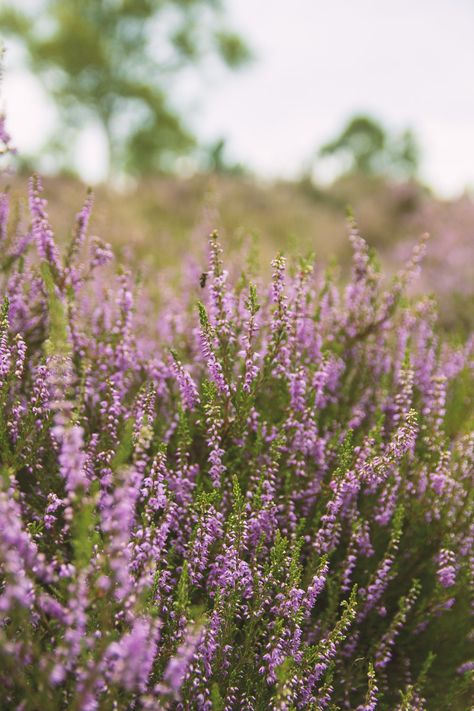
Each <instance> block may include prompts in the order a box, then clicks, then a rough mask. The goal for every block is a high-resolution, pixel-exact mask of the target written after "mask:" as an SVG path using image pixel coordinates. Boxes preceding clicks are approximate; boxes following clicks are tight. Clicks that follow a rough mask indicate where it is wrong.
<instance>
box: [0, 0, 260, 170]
mask: <svg viewBox="0 0 474 711" xmlns="http://www.w3.org/2000/svg"><path fill="white" fill-rule="evenodd" d="M0 28H1V33H2V34H3V35H5V36H6V35H9V36H11V37H13V38H15V40H16V41H18V42H19V43H20V44H21V45H22V46H23V48H24V50H25V55H26V58H27V62H28V64H29V66H30V68H31V70H32V71H33V72H34V74H35V75H36V76H37V77H39V78H40V79H41V80H42V82H43V84H44V86H45V87H46V89H47V91H48V93H49V94H50V95H51V96H52V98H53V99H54V101H55V102H56V105H57V107H58V109H59V111H60V116H61V118H62V129H61V132H60V135H59V136H57V137H55V141H54V144H55V146H54V147H55V148H56V152H57V155H59V156H63V158H64V156H68V155H69V156H70V149H71V147H72V146H74V143H75V140H76V139H77V137H78V135H79V133H80V131H81V130H82V129H83V128H84V126H86V125H89V124H94V123H95V124H97V123H99V124H100V126H101V128H102V130H103V134H104V137H105V140H106V141H107V146H108V156H109V171H110V172H112V171H114V172H115V171H117V170H119V171H125V172H128V173H133V174H141V175H143V174H147V173H152V172H155V171H157V170H163V169H164V170H166V169H168V168H170V167H171V165H172V161H173V159H174V157H175V156H176V155H177V154H179V153H183V152H185V151H188V150H189V149H190V148H192V146H193V145H194V144H195V138H194V136H193V135H192V133H191V132H190V130H189V128H188V127H187V125H186V121H185V120H184V119H183V118H182V117H181V116H180V115H179V113H178V111H177V110H176V108H175V107H174V106H173V103H172V98H173V96H172V92H173V88H174V87H175V86H176V84H175V83H174V82H175V81H176V78H177V76H178V75H179V74H181V73H184V72H185V71H188V70H189V69H190V68H193V67H195V66H197V65H198V64H200V63H202V62H203V60H205V59H206V58H207V57H209V58H216V57H217V58H219V60H220V61H222V62H224V63H225V64H226V65H227V66H229V67H231V68H236V67H239V66H240V65H242V64H243V63H244V62H246V61H247V60H248V59H249V57H250V53H249V50H248V48H247V46H246V45H245V43H244V42H243V40H242V39H241V38H240V37H239V36H238V35H236V34H234V33H233V32H231V31H229V30H228V29H227V27H226V25H225V18H224V12H223V5H222V0H37V1H36V2H35V3H33V4H32V5H31V6H30V9H29V10H28V9H27V6H26V4H25V6H22V8H21V9H19V7H18V3H17V2H16V0H11V1H10V2H8V1H7V2H5V3H4V4H3V8H2V9H1V10H0ZM63 162H64V160H63ZM66 162H67V161H66Z"/></svg>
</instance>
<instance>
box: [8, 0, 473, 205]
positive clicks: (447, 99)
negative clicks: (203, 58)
mask: <svg viewBox="0 0 474 711" xmlns="http://www.w3.org/2000/svg"><path fill="white" fill-rule="evenodd" d="M227 6H228V9H229V19H230V21H231V23H232V24H233V26H234V27H235V28H236V29H238V30H240V31H241V33H242V35H243V36H244V37H245V38H246V39H247V40H248V42H249V44H250V45H251V47H252V48H253V50H254V53H255V55H256V59H255V62H254V63H253V64H252V65H251V66H250V67H249V68H248V69H246V70H244V71H241V72H239V73H237V74H228V73H227V74H224V73H223V72H218V71H215V70H211V71H208V72H207V74H206V78H205V82H206V83H205V84H204V83H203V80H202V78H201V80H200V82H199V83H196V81H192V80H188V81H187V84H186V83H184V82H183V84H182V86H181V87H180V88H179V90H177V91H176V96H177V97H180V98H181V104H182V105H184V106H186V109H187V114H188V116H191V117H192V118H191V120H190V123H191V125H192V126H194V127H195V129H196V130H197V132H198V134H199V135H200V136H201V137H202V138H203V139H205V140H208V141H211V140H212V139H215V138H216V137H219V136H224V137H226V138H227V140H228V146H229V154H230V156H231V157H232V158H235V159H237V160H239V161H241V162H243V163H244V164H247V165H248V166H250V167H251V168H253V169H254V170H255V171H257V172H259V173H261V174H263V175H265V176H269V177H271V176H276V175H284V176H289V177H291V176H294V175H296V174H297V173H298V172H299V171H301V169H302V167H303V166H304V164H305V163H306V162H307V161H308V160H309V158H310V157H311V155H312V154H313V153H314V151H315V149H316V147H317V146H318V145H321V143H323V142H324V141H325V140H327V139H328V138H331V137H333V135H334V134H335V133H336V132H337V131H338V130H339V129H340V128H341V127H342V125H343V124H344V122H345V120H346V119H347V118H348V117H349V116H350V115H351V114H353V113H354V112H369V113H371V114H374V115H375V116H376V117H378V118H379V119H380V120H381V121H382V122H384V123H385V124H386V125H387V126H388V127H389V128H392V129H394V130H401V129H403V128H405V127H411V128H413V129H414V131H415V133H416V134H417V136H418V138H419V141H420V143H421V147H422V152H423V163H422V174H423V176H424V177H425V178H426V179H427V180H429V181H430V182H431V183H432V184H433V185H434V186H435V188H436V189H438V190H439V191H440V192H442V193H445V194H448V195H449V194H454V193H456V192H459V191H460V190H462V189H463V188H464V187H465V186H466V185H468V186H474V2H473V0H229V2H228V3H227ZM12 63H13V57H12V59H11V61H10V64H12ZM3 105H4V107H5V108H6V109H7V111H8V113H9V117H10V126H11V127H12V130H13V134H14V138H15V140H16V144H17V146H18V147H19V149H20V150H21V149H24V150H31V149H34V148H35V147H36V146H37V145H38V143H39V140H38V137H39V136H41V134H42V132H44V131H46V130H47V129H48V127H50V126H51V122H52V121H53V114H52V112H51V110H50V109H49V108H48V106H47V103H46V101H45V98H44V96H43V95H42V94H41V91H40V89H39V88H38V86H37V85H36V83H35V82H33V80H31V79H28V78H27V77H26V76H25V75H24V74H21V73H19V72H17V71H13V69H10V68H9V60H8V58H7V63H6V76H5V82H4V90H3ZM80 154H81V163H82V165H83V167H84V168H85V169H84V171H83V172H84V177H85V178H86V179H88V180H94V179H96V178H98V177H100V175H101V172H102V170H103V148H102V145H101V141H100V138H99V136H98V135H96V134H95V133H94V132H93V131H91V132H90V134H89V135H88V136H86V137H84V140H83V142H82V146H81V150H80Z"/></svg>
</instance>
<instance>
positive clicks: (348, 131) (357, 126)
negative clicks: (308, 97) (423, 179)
mask: <svg viewBox="0 0 474 711" xmlns="http://www.w3.org/2000/svg"><path fill="white" fill-rule="evenodd" d="M319 156H320V157H321V158H324V157H329V156H331V157H336V158H338V159H340V160H341V162H342V164H343V166H344V167H345V169H346V170H347V172H354V173H362V174H365V175H389V176H391V177H395V178H409V177H413V176H414V175H415V174H416V172H417V169H418V157H419V151H418V147H417V144H416V140H415V137H414V135H413V134H412V132H411V131H409V130H407V131H404V132H403V133H402V134H400V135H395V136H389V135H388V134H387V132H386V130H385V129H384V127H383V126H381V124H380V123H378V122H377V121H376V120H375V119H373V118H371V117H370V116H364V115H360V116H354V117H353V118H351V119H350V121H349V122H348V124H347V125H346V126H345V128H344V129H343V130H342V132H341V133H340V134H339V135H338V136H336V138H334V139H333V140H331V141H329V142H328V143H326V144H324V145H323V146H322V147H321V148H320V150H319Z"/></svg>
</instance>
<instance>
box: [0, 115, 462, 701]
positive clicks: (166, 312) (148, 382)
mask: <svg viewBox="0 0 474 711" xmlns="http://www.w3.org/2000/svg"><path fill="white" fill-rule="evenodd" d="M1 138H2V140H3V144H4V149H3V151H4V152H7V151H8V149H9V139H8V136H7V134H6V131H5V127H4V123H3V122H2V124H1ZM79 208H80V205H79V206H78V208H76V209H79ZM92 208H93V197H92V195H91V194H89V195H86V198H85V202H84V205H83V207H82V208H81V209H80V211H79V212H78V214H77V219H76V224H75V227H74V228H73V230H72V234H71V237H70V238H69V241H68V242H66V241H65V240H64V239H59V238H58V239H56V237H55V235H54V233H53V228H52V226H51V225H50V222H49V218H48V214H47V204H46V200H45V198H44V193H43V192H42V187H41V181H40V179H39V177H37V176H34V177H32V178H31V180H30V183H29V187H28V213H27V214H21V211H19V210H18V209H17V207H16V205H15V204H14V203H13V201H11V200H10V196H9V194H8V192H7V191H5V192H3V193H2V194H1V196H0V242H1V255H0V260H1V261H0V270H1V276H0V280H1V281H0V283H1V290H2V306H1V317H0V399H1V409H0V465H1V467H0V471H1V477H0V708H1V709H2V710H3V709H5V710H7V709H17V710H18V711H55V710H59V709H71V710H73V711H95V710H102V709H104V710H107V711H108V710H110V711H112V710H115V709H119V710H120V709H124V710H126V709H131V710H132V709H143V710H155V709H177V710H178V709H179V710H185V709H190V710H192V709H197V710H199V711H205V710H206V711H207V710H209V709H217V710H222V711H224V710H225V711H231V710H234V709H236V710H240V709H242V710H249V711H250V710H253V709H256V710H260V709H262V710H263V709H281V710H283V709H288V710H290V709H291V710H293V709H314V710H316V709H317V710H320V709H328V710H329V709H332V710H335V709H353V710H354V711H372V710H373V709H385V710H387V711H395V710H396V711H402V710H403V711H409V710H414V711H415V710H421V709H427V710H431V709H435V710H437V709H440V710H441V709H443V710H444V709H454V710H459V711H467V710H468V709H469V708H470V703H471V702H472V692H473V685H472V671H473V668H474V661H473V660H474V650H473V645H474V634H473V625H472V619H473V618H472V614H473V605H474V600H473V595H474V557H473V540H474V515H473V514H474V508H473V493H472V492H473V486H472V485H473V474H474V433H473V410H472V397H473V391H474V387H473V380H472V368H473V351H474V339H472V338H471V339H469V338H467V339H466V338H465V337H463V339H462V340H461V338H455V337H454V335H453V334H449V335H447V334H444V333H443V330H442V329H440V328H439V326H438V324H437V311H436V304H435V303H434V302H433V300H432V299H430V298H428V297H426V296H423V295H421V296H416V297H414V296H411V295H410V294H411V293H412V292H411V291H410V287H411V284H412V282H413V281H414V280H415V279H416V278H417V275H418V272H419V270H420V268H422V265H421V262H422V260H423V256H424V254H425V252H426V250H427V249H429V242H428V240H427V238H426V237H425V236H423V237H422V238H421V239H420V241H419V242H418V243H417V244H415V245H414V247H413V251H412V255H411V257H410V259H409V260H408V262H407V263H406V264H405V265H400V267H399V271H398V272H397V273H396V275H395V276H394V277H391V278H386V277H385V276H384V274H383V273H381V270H380V268H379V266H378V261H377V257H376V255H375V254H374V253H373V252H372V250H371V249H370V248H369V247H368V245H367V244H366V242H365V241H364V239H363V237H362V236H361V235H360V234H359V232H358V229H357V226H356V224H355V222H354V221H352V220H351V221H350V225H349V240H350V243H351V248H352V251H353V258H352V271H351V274H350V277H349V279H348V280H343V279H342V278H341V277H340V276H338V275H337V274H336V273H335V272H334V270H333V268H332V267H325V266H324V265H321V264H319V262H318V261H316V263H313V260H310V259H303V258H300V259H298V258H297V256H295V257H292V256H291V255H289V256H288V259H285V257H284V256H282V255H281V254H278V255H276V256H275V258H274V260H273V262H272V273H271V277H270V278H266V277H265V276H262V275H261V273H260V272H259V271H258V269H257V268H256V267H255V265H254V264H253V263H252V260H247V259H246V256H247V255H245V254H244V255H242V261H241V264H240V263H238V261H237V260H235V259H234V260H233V261H232V263H231V264H226V260H225V256H224V255H223V248H222V245H221V242H220V239H219V236H218V235H217V234H216V233H215V232H214V233H212V234H211V235H210V237H209V243H208V245H207V251H208V261H207V263H205V264H202V265H200V266H199V265H195V266H193V267H186V269H184V267H183V268H182V269H181V273H180V274H179V275H178V277H179V279H178V280H177V281H176V282H175V283H171V282H166V281H165V279H164V277H163V279H162V277H161V275H160V273H159V272H158V273H156V274H155V275H154V279H155V283H154V284H150V283H149V282H147V281H146V280H142V281H141V282H140V280H138V279H137V278H136V274H135V273H134V271H133V270H131V269H128V268H127V264H118V263H116V261H115V259H114V256H113V252H112V249H111V247H110V246H109V245H108V244H106V243H105V242H103V241H101V240H100V239H99V238H97V237H95V236H92V235H90V234H89V229H88V222H89V217H90V213H91V210H92ZM183 264H184V262H183Z"/></svg>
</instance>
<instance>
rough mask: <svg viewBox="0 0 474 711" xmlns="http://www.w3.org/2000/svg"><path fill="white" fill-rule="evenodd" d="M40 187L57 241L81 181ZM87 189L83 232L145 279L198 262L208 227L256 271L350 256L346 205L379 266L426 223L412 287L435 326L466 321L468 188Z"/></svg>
mask: <svg viewBox="0 0 474 711" xmlns="http://www.w3.org/2000/svg"><path fill="white" fill-rule="evenodd" d="M7 182H9V183H10V186H11V191H12V193H13V194H14V195H15V196H16V198H17V205H18V211H19V215H21V214H22V213H24V214H26V197H25V196H26V177H25V176H10V177H9V178H8V179H7ZM44 186H45V196H46V197H47V199H48V202H49V214H50V217H51V222H52V225H53V228H54V230H55V233H56V236H57V238H58V240H59V242H60V243H63V244H64V243H65V242H66V240H67V239H68V238H69V235H70V233H71V229H72V228H73V225H74V219H75V214H76V212H77V211H78V209H79V208H80V205H81V200H82V199H83V198H85V195H86V188H85V186H84V183H83V182H81V181H80V180H78V179H76V178H73V177H67V178H65V177H49V178H46V179H45V180H44ZM94 194H95V204H94V210H93V213H92V219H91V230H92V233H93V234H97V235H98V236H100V237H101V238H103V239H105V240H106V241H108V242H110V243H111V245H112V247H113V249H114V251H115V252H116V254H117V255H118V257H119V259H121V260H123V261H125V262H127V263H129V264H132V265H134V267H135V268H136V269H137V270H139V271H140V272H141V273H142V274H148V277H149V278H150V280H151V281H152V282H156V275H157V272H158V273H160V272H163V271H166V272H168V273H169V272H170V271H173V270H176V269H177V268H178V269H179V267H182V265H183V262H184V260H185V259H187V258H190V257H194V259H195V260H196V261H198V263H202V264H203V265H204V263H205V252H206V242H207V237H208V235H209V233H210V231H211V230H213V229H215V228H217V229H219V231H220V232H221V235H222V238H223V242H224V245H225V248H226V252H227V253H228V254H230V255H234V256H235V255H239V257H240V255H241V253H242V252H247V253H249V252H252V254H253V256H254V257H255V258H257V259H258V262H259V266H260V268H261V269H262V270H263V271H265V270H268V268H269V264H270V261H271V259H272V258H273V257H274V256H275V254H276V252H277V251H283V252H285V253H286V254H288V255H305V256H306V255H309V254H313V255H314V258H315V260H316V261H317V262H319V263H320V264H321V263H324V264H327V263H328V262H330V261H334V260H335V261H337V263H338V264H339V265H340V266H341V268H342V270H344V268H345V266H347V264H348V261H349V258H350V245H349V242H348V240H347V211H348V206H350V209H351V211H352V212H353V214H354V215H355V217H356V219H357V222H358V225H359V228H360V230H361V233H362V234H363V235H364V237H365V238H366V239H367V241H368V242H369V244H370V245H371V246H373V247H374V248H375V249H376V250H377V252H378V254H379V256H380V259H381V261H382V263H383V265H384V267H385V269H386V271H387V272H393V271H394V270H397V269H399V268H400V267H401V265H402V263H403V260H404V259H406V257H407V256H408V255H409V253H410V250H411V248H412V246H413V244H414V243H415V242H416V241H417V239H418V238H419V237H420V235H421V234H422V233H423V232H428V233H429V234H430V242H429V249H428V256H427V258H426V261H425V263H424V266H423V270H422V273H421V275H420V278H419V279H418V282H417V287H416V288H417V289H418V291H423V292H424V293H432V294H434V296H435V297H436V299H437V302H438V304H439V308H440V314H441V320H442V323H443V325H444V327H446V328H448V329H450V330H459V329H460V330H461V331H462V332H466V331H468V330H469V329H470V328H471V327H472V325H473V321H474V308H473V305H474V236H473V225H474V201H473V200H472V198H471V197H470V196H469V195H463V196H461V197H459V198H457V199H454V200H453V199H451V200H441V199H439V198H436V197H435V196H434V195H433V194H431V193H430V191H428V190H427V189H426V188H424V187H422V186H420V185H419V184H417V183H415V182H412V183H404V184H390V183H389V182H387V181H386V180H385V179H383V178H381V177H367V176H347V177H345V178H341V179H340V180H338V181H337V182H335V183H334V184H333V185H331V186H329V187H326V188H324V189H317V188H316V187H314V186H313V185H312V184H308V183H307V182H305V181H300V182H283V181H280V182H275V183H268V182H262V181H258V180H256V179H255V178H252V177H242V176H232V175H218V174H213V173H207V174H198V175H195V176H193V177H190V178H187V179H183V178H176V177H173V176H161V177H156V178H148V179H146V180H142V181H140V182H139V183H138V184H137V185H136V186H135V187H131V188H128V189H127V190H125V189H122V190H120V191H119V190H117V189H113V188H108V187H106V186H105V185H98V186H96V187H95V189H94ZM14 217H15V216H14V215H13V216H12V218H14ZM157 284H158V288H159V280H158V282H157Z"/></svg>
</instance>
